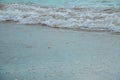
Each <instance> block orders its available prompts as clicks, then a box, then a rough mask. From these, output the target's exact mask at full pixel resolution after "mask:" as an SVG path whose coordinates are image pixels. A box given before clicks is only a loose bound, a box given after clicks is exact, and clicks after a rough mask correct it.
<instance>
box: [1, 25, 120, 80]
mask: <svg viewBox="0 0 120 80" xmlns="http://www.w3.org/2000/svg"><path fill="white" fill-rule="evenodd" d="M0 80H120V35H116V34H113V33H112V32H92V31H90V32H87V31H74V30H67V29H56V28H47V27H42V26H39V25H19V24H11V23H9V24H8V23H0Z"/></svg>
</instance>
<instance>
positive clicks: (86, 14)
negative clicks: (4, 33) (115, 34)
mask: <svg viewBox="0 0 120 80" xmlns="http://www.w3.org/2000/svg"><path fill="white" fill-rule="evenodd" d="M0 6H1V7H0V22H3V21H16V22H18V23H19V24H45V25H47V26H49V27H66V28H88V29H89V28H91V29H109V30H113V31H119V32H120V8H117V7H116V8H115V7H114V8H83V7H82V8H80V7H74V8H52V7H51V8H47V7H40V6H36V5H30V4H19V3H14V4H7V3H6V4H3V3H0Z"/></svg>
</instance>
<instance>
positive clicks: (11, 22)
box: [0, 21, 120, 35]
mask: <svg viewBox="0 0 120 80" xmlns="http://www.w3.org/2000/svg"><path fill="white" fill-rule="evenodd" d="M0 24H13V25H26V26H37V27H41V26H42V27H46V28H53V29H63V30H72V31H78V32H81V31H82V32H100V33H102V32H104V33H110V34H113V35H120V32H117V31H113V30H108V29H94V28H93V29H90V28H67V27H50V26H47V25H46V24H19V23H17V22H15V21H3V22H0Z"/></svg>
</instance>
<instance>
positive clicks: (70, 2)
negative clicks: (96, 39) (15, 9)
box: [0, 0, 120, 7]
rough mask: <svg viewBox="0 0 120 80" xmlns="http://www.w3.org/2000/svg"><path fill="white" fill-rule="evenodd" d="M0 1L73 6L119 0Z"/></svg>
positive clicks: (117, 0) (119, 0) (117, 2)
mask: <svg viewBox="0 0 120 80" xmlns="http://www.w3.org/2000/svg"><path fill="white" fill-rule="evenodd" d="M0 2H7V3H11V2H12V3H13V2H25V3H28V2H29V3H36V4H39V5H41V6H54V7H74V6H119V5H120V0H1V1H0Z"/></svg>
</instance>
